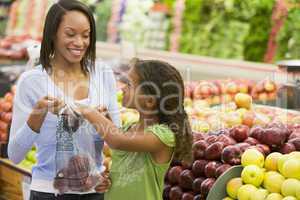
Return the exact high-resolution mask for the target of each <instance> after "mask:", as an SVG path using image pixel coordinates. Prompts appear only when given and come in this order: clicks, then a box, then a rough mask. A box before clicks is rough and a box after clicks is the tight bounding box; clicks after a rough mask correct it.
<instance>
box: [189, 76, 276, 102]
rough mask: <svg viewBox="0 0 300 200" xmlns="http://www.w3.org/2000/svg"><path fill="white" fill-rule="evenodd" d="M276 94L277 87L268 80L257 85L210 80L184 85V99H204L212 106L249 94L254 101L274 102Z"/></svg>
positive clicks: (245, 81) (246, 81)
mask: <svg viewBox="0 0 300 200" xmlns="http://www.w3.org/2000/svg"><path fill="white" fill-rule="evenodd" d="M276 92H277V85H276V84H275V82H273V81H271V80H269V79H266V80H263V81H261V82H258V83H255V82H254V81H250V80H211V81H194V82H193V81H192V82H186V83H185V97H186V98H188V99H193V100H198V99H204V100H206V101H207V102H208V103H209V104H213V105H215V104H221V103H228V102H231V101H233V98H234V96H235V94H237V93H246V94H250V95H252V97H253V99H254V100H260V101H267V100H274V99H276Z"/></svg>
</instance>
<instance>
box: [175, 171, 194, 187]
mask: <svg viewBox="0 0 300 200" xmlns="http://www.w3.org/2000/svg"><path fill="white" fill-rule="evenodd" d="M194 179H195V178H194V175H193V174H192V172H191V171H190V170H188V169H186V170H183V171H182V172H181V174H180V180H179V186H180V187H181V188H183V189H187V190H191V189H192V188H193V182H194Z"/></svg>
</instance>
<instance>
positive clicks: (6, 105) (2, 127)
mask: <svg viewBox="0 0 300 200" xmlns="http://www.w3.org/2000/svg"><path fill="white" fill-rule="evenodd" d="M14 94H15V87H12V90H11V92H8V93H6V94H5V96H4V97H3V98H0V143H4V144H6V143H7V141H8V134H9V128H10V124H11V120H12V105H13V98H14Z"/></svg>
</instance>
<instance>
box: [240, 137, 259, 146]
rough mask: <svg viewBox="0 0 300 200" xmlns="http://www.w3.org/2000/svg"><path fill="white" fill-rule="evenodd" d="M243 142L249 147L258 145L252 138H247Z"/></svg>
mask: <svg viewBox="0 0 300 200" xmlns="http://www.w3.org/2000/svg"><path fill="white" fill-rule="evenodd" d="M244 142H246V143H248V144H250V145H257V144H259V141H258V140H257V139H255V138H253V137H248V138H247V139H246V140H245V141H244Z"/></svg>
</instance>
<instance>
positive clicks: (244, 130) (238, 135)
mask: <svg viewBox="0 0 300 200" xmlns="http://www.w3.org/2000/svg"><path fill="white" fill-rule="evenodd" d="M248 135H249V127H248V126H245V125H239V126H235V127H233V128H232V129H231V130H230V137H232V138H233V139H234V140H235V141H237V142H243V141H244V140H245V139H247V138H248Z"/></svg>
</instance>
